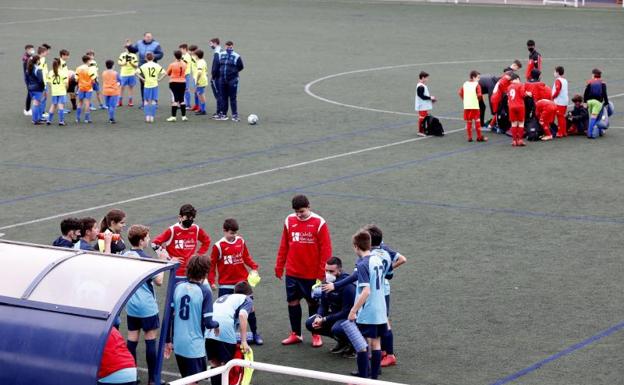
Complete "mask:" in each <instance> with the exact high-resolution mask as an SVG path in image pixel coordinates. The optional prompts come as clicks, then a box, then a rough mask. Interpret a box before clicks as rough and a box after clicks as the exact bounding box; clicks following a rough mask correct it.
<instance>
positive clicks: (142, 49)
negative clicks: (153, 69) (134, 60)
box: [126, 32, 163, 106]
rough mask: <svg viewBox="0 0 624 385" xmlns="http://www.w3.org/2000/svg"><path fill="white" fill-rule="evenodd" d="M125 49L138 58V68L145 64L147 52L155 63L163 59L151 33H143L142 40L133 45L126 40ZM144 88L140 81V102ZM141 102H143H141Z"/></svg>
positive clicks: (157, 43)
mask: <svg viewBox="0 0 624 385" xmlns="http://www.w3.org/2000/svg"><path fill="white" fill-rule="evenodd" d="M126 48H127V49H128V52H131V53H136V54H137V56H139V67H140V66H142V65H143V64H145V63H147V59H146V58H145V55H147V53H148V52H151V53H153V54H154V61H155V62H158V61H159V60H160V59H162V57H163V51H162V48H161V47H160V43H159V42H157V41H156V40H154V37H153V36H152V33H151V32H145V34H144V35H143V40H139V41H137V42H136V43H134V44H132V43H130V40H126ZM144 87H145V83H144V82H143V80H141V100H143V88H144ZM143 102H145V101H144V100H143ZM143 104H144V103H141V106H143Z"/></svg>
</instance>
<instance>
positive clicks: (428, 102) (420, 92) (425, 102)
mask: <svg viewBox="0 0 624 385" xmlns="http://www.w3.org/2000/svg"><path fill="white" fill-rule="evenodd" d="M428 81H429V74H428V73H426V72H425V71H420V73H419V74H418V84H417V85H416V100H415V106H414V108H415V109H416V111H418V133H417V135H418V136H425V126H424V125H423V123H424V121H425V118H426V117H427V115H429V111H431V110H432V109H433V103H434V102H435V101H436V98H435V96H432V95H431V94H430V93H429V87H427V82H428Z"/></svg>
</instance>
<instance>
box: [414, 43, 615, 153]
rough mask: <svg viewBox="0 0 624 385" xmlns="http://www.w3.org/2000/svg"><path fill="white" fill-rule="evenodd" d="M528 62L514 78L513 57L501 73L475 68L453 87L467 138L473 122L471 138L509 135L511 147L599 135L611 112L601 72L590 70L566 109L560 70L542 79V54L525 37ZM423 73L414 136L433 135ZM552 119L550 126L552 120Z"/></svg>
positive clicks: (517, 65)
mask: <svg viewBox="0 0 624 385" xmlns="http://www.w3.org/2000/svg"><path fill="white" fill-rule="evenodd" d="M527 48H528V50H529V62H528V65H527V69H526V73H525V77H526V80H527V81H526V82H525V83H522V82H521V81H520V76H519V75H518V74H517V73H516V71H518V70H519V69H520V68H522V63H521V62H520V61H519V60H515V61H514V62H513V63H512V64H511V65H510V66H509V67H507V68H505V69H504V70H503V74H502V75H501V76H495V75H483V76H482V75H481V74H480V73H479V72H478V71H476V70H473V71H471V72H470V75H469V80H467V81H466V82H465V83H464V84H463V85H462V87H461V88H460V89H459V92H458V93H459V96H460V98H461V99H462V102H463V107H464V120H465V122H466V134H467V140H468V141H469V142H472V141H473V134H472V125H473V123H474V127H475V131H476V140H477V142H484V141H487V139H488V138H487V137H485V136H484V135H483V133H482V130H481V128H482V127H484V126H487V129H489V130H491V131H493V132H497V133H510V134H511V135H510V136H511V137H512V146H514V147H517V146H519V147H522V146H525V145H526V143H525V142H524V139H525V138H527V139H528V140H542V141H549V140H552V139H553V137H557V138H563V137H566V136H568V135H570V134H578V135H587V137H588V138H590V139H595V138H597V137H599V136H603V135H604V133H605V130H606V129H607V128H608V127H609V123H608V118H609V116H611V115H612V114H613V112H614V111H613V104H612V103H610V102H609V97H608V95H607V86H606V84H605V83H604V81H603V80H602V71H601V70H600V69H598V68H595V69H593V70H592V78H591V79H590V80H589V81H588V82H587V84H586V86H585V91H584V93H583V95H580V94H576V95H574V96H573V97H572V99H571V100H572V102H573V109H572V110H570V111H568V105H569V102H570V97H569V87H568V81H567V79H566V78H565V69H564V68H563V67H562V66H556V67H555V69H554V77H555V80H554V84H553V87H552V88H551V87H548V86H547V85H546V84H545V83H543V82H542V80H541V76H542V55H541V54H540V53H539V52H538V51H537V50H536V49H535V41H533V40H529V41H527ZM428 80H429V74H427V73H426V72H421V73H420V75H419V82H418V85H417V86H416V98H415V101H416V102H415V105H416V111H418V114H419V132H418V135H420V136H424V135H426V134H433V135H436V134H438V133H436V132H433V131H432V132H430V131H429V127H430V126H433V125H431V124H430V123H429V122H430V121H431V120H432V119H431V117H430V116H429V115H430V114H429V112H430V111H431V110H432V108H433V103H434V102H435V101H436V99H435V97H434V96H431V95H430V93H429V88H428V86H427V82H428ZM486 94H487V95H488V96H489V98H488V99H489V104H490V110H491V112H492V115H493V116H492V119H491V120H490V121H489V122H488V123H487V124H486V122H485V121H484V115H485V110H486V106H485V102H484V101H483V99H484V95H486ZM555 120H556V122H557V123H556V124H555Z"/></svg>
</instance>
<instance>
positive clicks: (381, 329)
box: [357, 323, 388, 338]
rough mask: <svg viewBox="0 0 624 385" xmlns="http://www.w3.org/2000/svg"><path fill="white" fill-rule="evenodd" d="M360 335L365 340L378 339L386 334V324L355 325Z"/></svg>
mask: <svg viewBox="0 0 624 385" xmlns="http://www.w3.org/2000/svg"><path fill="white" fill-rule="evenodd" d="M357 327H358V329H360V333H362V335H363V336H364V337H365V338H379V337H381V336H383V335H385V334H386V333H387V332H388V324H387V323H385V324H381V325H370V324H357Z"/></svg>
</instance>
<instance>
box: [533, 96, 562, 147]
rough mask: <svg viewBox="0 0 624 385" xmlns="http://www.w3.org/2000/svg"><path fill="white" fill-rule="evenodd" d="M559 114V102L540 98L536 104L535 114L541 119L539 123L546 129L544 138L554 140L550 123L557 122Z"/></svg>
mask: <svg viewBox="0 0 624 385" xmlns="http://www.w3.org/2000/svg"><path fill="white" fill-rule="evenodd" d="M556 114H557V104H555V102H553V101H552V100H549V99H541V100H538V101H537V103H536V104H535V116H536V117H537V119H539V124H540V126H542V128H543V129H544V136H542V140H552V138H553V137H552V132H551V131H550V125H551V124H553V123H554V122H555V115H556Z"/></svg>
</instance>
